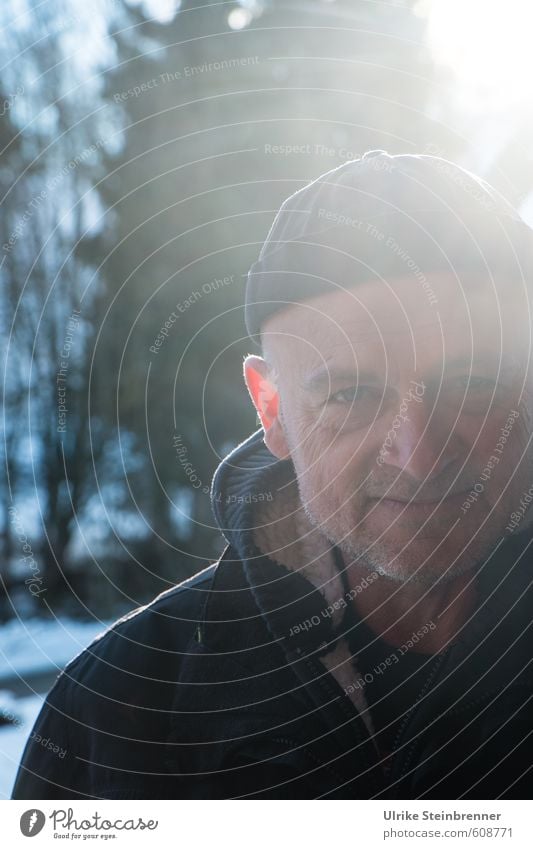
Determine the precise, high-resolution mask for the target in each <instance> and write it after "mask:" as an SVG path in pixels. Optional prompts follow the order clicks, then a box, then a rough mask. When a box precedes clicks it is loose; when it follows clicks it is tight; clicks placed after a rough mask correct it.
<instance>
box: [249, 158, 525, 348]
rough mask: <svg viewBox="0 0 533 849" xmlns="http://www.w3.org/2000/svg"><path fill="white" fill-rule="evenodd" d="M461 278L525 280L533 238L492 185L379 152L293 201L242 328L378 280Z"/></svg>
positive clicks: (258, 266)
mask: <svg viewBox="0 0 533 849" xmlns="http://www.w3.org/2000/svg"><path fill="white" fill-rule="evenodd" d="M431 271H449V272H452V273H454V274H457V275H460V273H461V272H462V271H466V272H475V273H480V274H484V275H486V276H487V278H488V279H494V278H496V277H500V278H501V277H502V276H504V277H505V278H507V279H508V280H509V281H511V280H512V279H514V280H518V281H526V282H527V283H528V282H529V280H530V279H531V274H532V271H533V230H532V229H531V228H530V227H529V226H528V225H527V224H526V223H525V222H524V220H523V219H522V218H521V216H520V215H519V213H518V212H517V211H516V209H514V207H513V206H511V204H510V203H508V201H506V200H505V198H504V197H503V196H502V195H501V194H500V193H499V192H498V191H497V190H496V189H494V188H493V187H492V186H490V185H489V184H488V183H487V182H486V181H485V180H483V179H481V178H480V177H477V176H476V175H475V174H472V173H471V172H470V171H467V170H466V169H464V168H461V167H460V166H458V165H456V164H454V163H453V162H450V161H448V160H446V159H441V158H440V157H437V156H428V155H412V154H400V155H395V156H392V155H389V154H388V153H386V152H385V151H383V150H372V151H369V152H367V153H365V154H364V155H363V157H362V158H360V159H353V160H349V161H347V162H344V163H343V164H342V165H339V166H338V167H337V168H333V169H331V170H330V171H327V172H326V173H325V174H322V175H321V176H320V177H318V178H317V179H316V180H313V181H312V182H311V183H308V184H307V185H306V186H304V187H303V188H301V189H299V190H298V191H297V192H295V193H294V194H292V195H290V197H288V198H287V199H286V200H285V201H284V202H283V204H282V205H281V208H280V210H279V212H278V213H277V215H276V217H275V219H274V221H273V223H272V226H271V228H270V230H269V232H268V235H267V237H266V240H265V243H264V244H263V247H262V249H261V252H260V254H259V257H258V259H257V261H256V262H254V263H253V265H252V266H251V268H250V270H249V272H248V276H247V282H246V294H245V322H246V327H247V330H248V333H249V335H250V337H251V338H252V340H253V341H254V342H255V343H256V344H260V337H259V333H260V329H261V325H262V324H263V322H264V321H265V319H267V318H268V317H270V316H271V315H273V314H274V313H275V312H277V311H278V310H281V309H284V308H286V307H287V306H289V305H290V304H294V303H301V302H302V301H305V300H306V299H308V298H310V297H312V296H313V295H318V294H321V293H323V292H326V291H334V290H335V289H339V288H342V289H346V288H349V287H351V286H354V285H356V284H357V283H360V282H363V281H368V280H371V279H379V278H381V279H384V280H389V281H390V280H391V279H393V278H394V277H398V276H405V275H412V277H413V282H414V283H415V284H417V285H418V286H420V287H421V292H422V293H424V292H425V293H426V295H427V296H428V297H431V294H430V293H431V287H430V283H429V282H428V280H427V277H426V274H427V273H428V272H431Z"/></svg>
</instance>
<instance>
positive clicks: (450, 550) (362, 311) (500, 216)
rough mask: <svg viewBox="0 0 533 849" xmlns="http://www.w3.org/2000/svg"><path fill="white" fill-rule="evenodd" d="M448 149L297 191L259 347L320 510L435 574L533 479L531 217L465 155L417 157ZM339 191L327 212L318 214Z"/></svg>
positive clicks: (269, 249)
mask: <svg viewBox="0 0 533 849" xmlns="http://www.w3.org/2000/svg"><path fill="white" fill-rule="evenodd" d="M432 159H434V158H433V157H388V156H386V155H385V154H380V155H378V157H371V158H369V159H367V162H368V163H372V162H373V164H372V165H370V164H369V165H368V166H365V165H364V163H365V160H364V159H363V160H361V161H358V162H353V163H346V164H345V165H344V166H341V168H340V169H335V170H334V171H333V172H329V176H328V174H327V175H324V176H323V178H320V180H319V181H315V183H312V184H310V186H307V187H305V188H304V189H303V190H301V192H300V193H297V195H299V197H298V203H296V204H294V203H293V202H291V203H292V205H291V209H292V211H293V212H294V216H295V217H294V216H292V217H291V214H289V215H287V212H288V209H287V205H288V201H291V199H290V198H289V199H288V201H286V202H285V204H284V207H282V210H283V209H284V212H283V224H282V227H283V231H284V233H283V235H284V238H283V239H275V240H273V239H272V237H273V235H275V234H276V227H277V228H278V230H279V226H280V223H279V222H280V219H279V215H280V214H278V218H277V219H276V221H277V222H278V223H277V224H276V221H275V222H274V225H273V227H272V228H271V231H270V234H269V239H270V243H269V240H268V239H267V242H266V243H265V246H264V248H263V251H262V259H260V263H261V269H260V273H258V276H257V277H254V276H253V275H254V274H255V273H256V272H254V271H252V276H251V278H250V281H251V282H250V283H249V288H248V292H247V322H248V327H249V330H250V332H251V334H252V335H254V334H257V333H258V332H259V333H260V339H261V344H262V356H258V355H251V356H249V357H247V359H246V361H245V378H246V382H247V385H248V388H249V391H250V394H251V396H252V398H253V401H254V404H255V406H256V408H257V410H258V413H259V415H260V417H261V421H262V424H263V427H264V430H265V443H266V445H267V447H268V448H269V449H270V451H272V453H273V454H274V455H275V456H276V457H278V458H280V459H281V458H286V459H290V460H291V461H292V463H293V465H294V468H295V472H296V477H297V482H298V487H299V492H300V497H301V501H302V504H303V506H304V509H305V511H306V513H307V515H308V517H309V518H310V519H311V521H312V523H313V524H314V525H316V526H317V527H319V528H320V529H321V531H322V532H323V533H324V534H325V536H327V537H328V538H329V539H330V540H331V541H332V542H333V543H335V544H337V545H339V547H340V548H341V549H342V550H343V551H344V552H345V554H347V555H348V556H350V557H354V556H357V557H360V558H361V560H362V561H363V562H365V563H368V564H370V565H371V566H372V567H373V568H376V569H377V570H378V571H380V572H381V573H383V574H386V575H388V576H389V577H391V578H394V579H397V580H401V581H404V580H406V579H407V578H412V579H414V580H420V581H424V582H426V583H432V582H434V581H435V580H437V579H439V580H446V579H451V578H452V577H453V576H455V575H457V574H459V573H461V572H464V571H466V570H468V569H470V568H472V566H473V565H474V564H475V563H477V562H478V561H479V560H480V559H482V558H483V557H484V556H486V555H487V554H488V553H489V551H490V550H491V548H492V547H493V546H494V545H495V544H496V543H497V541H498V540H499V539H500V537H501V536H502V535H503V534H504V533H505V532H506V526H507V524H508V523H509V521H510V515H511V513H513V512H514V511H516V510H517V509H518V508H519V506H520V500H521V498H523V495H524V493H525V492H527V490H528V489H529V487H530V486H532V485H533V464H532V463H531V457H532V454H533V448H532V446H531V441H530V438H531V433H532V427H533V418H532V416H533V383H532V377H531V338H530V337H531V325H530V308H529V301H528V288H527V285H526V284H527V280H525V279H524V277H526V276H527V275H528V274H529V273H530V272H531V267H530V266H529V264H528V263H529V252H528V244H529V241H530V240H531V233H530V231H529V229H528V228H526V227H525V225H524V224H522V223H521V222H520V221H519V220H518V217H517V215H516V213H514V212H513V210H512V208H510V207H508V205H507V204H506V202H505V201H502V200H501V199H500V198H499V197H498V196H497V195H496V193H494V192H493V190H491V189H490V187H487V186H486V184H484V183H483V182H482V181H477V182H476V180H477V178H474V177H473V176H472V175H469V174H468V173H467V172H463V171H462V170H461V169H458V168H457V166H454V165H452V164H451V163H445V168H446V169H447V170H446V172H445V170H444V166H442V165H441V163H443V162H444V160H436V162H432V163H428V162H427V161H423V162H422V165H421V166H420V168H419V170H418V171H417V168H418V166H419V163H418V162H417V161H416V160H432ZM378 160H382V161H383V163H384V165H386V166H387V167H388V168H389V171H388V172H387V171H386V169H385V168H384V167H383V168H382V169H381V170H379V169H376V167H375V163H376V162H377V161H378ZM405 160H407V163H406V162H405ZM412 160H413V161H412ZM361 163H363V165H361ZM350 166H352V172H351V173H350ZM371 168H373V169H374V170H373V171H372V170H370V169H371ZM357 169H359V172H358V170H357ZM365 169H366V170H365ZM433 169H435V174H433ZM341 171H343V173H342V174H339V172H341ZM361 174H362V176H361ZM458 174H459V175H464V177H461V179H463V181H464V182H463V184H462V185H461V184H460V181H459V182H458V178H457V175H458ZM435 175H436V178H435V179H433V178H434V177H435ZM452 175H453V176H452ZM387 178H389V182H387ZM320 181H322V182H320ZM472 181H473V184H474V190H473V189H472ZM435 183H436V185H435ZM339 184H341V185H340V188H339ZM346 190H348V194H347V191H346ZM324 192H328V193H329V195H328V197H327V203H328V204H329V210H330V213H331V214H330V216H329V219H328V225H327V230H326V231H321V232H318V231H316V229H315V230H314V231H313V232H306V228H305V225H304V224H303V222H302V214H303V215H304V216H305V215H307V216H311V217H308V218H307V222H308V230H312V228H313V227H314V226H315V224H316V220H315V219H314V218H313V216H314V215H315V213H316V210H317V209H324V208H325V207H324V206H321V207H317V204H321V203H324V201H325V200H326V198H325V196H324ZM461 193H463V194H464V198H463V207H462V208H461V204H460V203H459V200H460V199H461V198H462V194H461ZM293 198H294V196H293ZM399 198H400V199H401V198H403V200H402V202H401V204H400V203H399ZM487 198H488V199H489V200H487ZM452 200H453V201H454V203H455V205H454V206H452V204H451V201H452ZM489 201H490V202H489ZM347 203H348V206H347V205H346V204H347ZM350 203H351V205H352V208H351V215H350V214H349V213H350V206H349V204H350ZM491 204H492V206H491ZM369 205H370V212H371V213H372V214H369ZM390 205H392V206H393V207H394V209H393V210H392V211H390V210H389V206H390ZM293 206H294V208H293ZM384 207H386V208H385V209H384ZM303 208H305V209H306V212H305V213H302V209H303ZM295 210H298V211H295ZM339 210H341V211H339ZM322 217H324V216H322ZM347 219H351V221H350V222H349V223H346V221H347ZM332 221H334V222H335V223H334V224H333V225H331V222H332ZM339 222H341V223H340V224H339ZM309 225H310V226H309ZM291 226H295V227H296V238H291V237H290V236H291V235H292V236H294V231H292V233H291ZM339 228H340V229H339ZM463 230H464V231H465V232H463ZM278 235H279V234H278ZM496 240H497V241H496ZM470 241H472V242H473V245H472V244H470ZM272 242H274V243H275V244H274V247H273V245H272ZM339 252H340V253H341V254H342V260H341V261H340V262H338V261H337V260H338V256H339ZM513 262H514V264H513ZM328 263H329V265H328ZM255 266H256V270H257V264H255ZM311 267H313V268H314V269H315V270H316V271H318V272H319V273H318V274H313V272H312V271H311V270H310V269H311ZM328 267H329V268H330V269H331V275H330V276H329V277H328V276H327V274H326V272H327V269H328ZM252 268H254V267H252ZM284 268H286V273H285V274H284ZM283 279H284V287H285V288H284V290H283V297H280V288H279V286H280V284H281V283H282V281H283ZM306 281H307V288H306ZM529 521H530V519H529V516H525V517H524V519H523V523H522V528H524V527H526V526H527V525H528V524H529Z"/></svg>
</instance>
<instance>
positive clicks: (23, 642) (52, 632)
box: [0, 619, 111, 799]
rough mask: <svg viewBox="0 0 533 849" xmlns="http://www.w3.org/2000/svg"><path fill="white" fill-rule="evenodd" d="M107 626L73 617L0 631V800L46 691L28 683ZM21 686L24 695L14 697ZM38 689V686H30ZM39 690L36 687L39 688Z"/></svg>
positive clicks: (16, 623)
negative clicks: (0, 722) (5, 722)
mask: <svg viewBox="0 0 533 849" xmlns="http://www.w3.org/2000/svg"><path fill="white" fill-rule="evenodd" d="M110 624H111V623H108V622H101V621H95V622H78V621H75V620H73V619H50V620H47V619H29V620H26V621H22V620H21V619H13V620H11V621H10V622H8V623H7V624H5V625H3V626H2V627H1V628H0V718H3V719H8V720H10V721H11V722H12V723H13V724H11V725H0V799H9V797H10V795H11V790H12V787H13V781H14V778H15V774H16V772H17V767H18V764H19V761H20V758H21V755H22V751H23V749H24V746H25V744H26V740H27V739H28V736H29V734H30V731H31V729H32V727H33V724H34V722H35V720H36V718H37V714H38V713H39V711H40V709H41V706H42V704H43V701H44V698H45V696H46V692H34V693H31V690H32V689H33V683H32V682H33V680H34V679H35V678H36V677H37V676H39V675H43V674H44V675H46V673H49V674H50V678H51V680H53V679H54V678H55V677H56V676H57V675H58V674H59V672H60V671H61V670H62V669H63V668H64V666H65V665H66V664H67V663H68V662H69V661H70V660H72V658H73V657H75V656H76V655H77V654H79V652H80V651H82V650H83V649H84V648H85V647H86V646H87V645H88V644H89V643H90V642H92V640H93V639H94V638H95V637H96V636H98V635H99V634H101V633H103V632H104V631H105V630H106V629H107V628H108V627H109V625H110ZM23 682H25V683H26V684H27V688H28V695H26V696H23V697H17V696H16V695H15V693H14V692H13V689H12V688H13V687H15V686H16V687H17V691H19V690H20V685H21V684H22V683H23ZM35 686H36V687H38V685H37V684H36V685H35ZM41 686H42V685H41Z"/></svg>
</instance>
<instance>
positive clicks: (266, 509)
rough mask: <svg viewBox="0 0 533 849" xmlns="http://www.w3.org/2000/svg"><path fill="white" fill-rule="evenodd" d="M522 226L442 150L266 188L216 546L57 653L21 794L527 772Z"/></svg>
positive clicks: (511, 787)
mask: <svg viewBox="0 0 533 849" xmlns="http://www.w3.org/2000/svg"><path fill="white" fill-rule="evenodd" d="M531 246H532V234H531V231H530V229H529V228H528V227H527V226H526V225H525V224H524V222H523V221H522V220H521V219H520V217H519V215H518V214H517V213H516V212H515V211H514V209H512V208H511V207H510V206H509V205H508V204H507V203H506V201H504V200H503V198H501V196H499V195H498V193H497V192H496V191H495V190H494V189H492V188H491V187H490V186H488V185H487V184H486V183H485V182H484V181H482V180H480V179H479V178H477V177H475V176H474V175H472V174H470V173H469V172H467V171H465V170H463V169H461V168H459V167H458V166H456V165H453V164H452V163H450V162H447V161H445V160H442V159H439V158H436V157H430V156H411V155H401V156H389V155H388V154H386V153H385V152H383V151H371V152H370V153H367V154H365V156H363V157H362V159H360V160H353V161H349V162H346V163H344V164H343V165H341V166H340V167H338V168H336V169H333V170H332V171H329V172H327V173H326V174H324V175H322V176H321V177H320V178H318V180H315V181H314V182H312V183H310V184H309V185H307V186H305V187H304V188H302V189H301V190H299V191H298V192H296V193H295V194H294V195H292V196H291V197H289V198H288V199H287V200H286V201H285V202H284V204H283V205H282V207H281V209H280V211H279V213H278V215H277V216H276V219H275V221H274V223H273V225H272V228H271V230H270V232H269V234H268V236H267V239H266V242H265V244H264V246H263V248H262V250H261V253H260V256H259V259H258V261H257V262H256V263H254V265H253V266H252V268H251V269H250V273H249V276H248V284H247V292H246V322H247V327H248V330H249V333H250V336H251V338H252V339H253V340H254V341H255V342H259V344H260V345H261V353H260V354H251V355H249V356H248V357H247V358H246V360H245V379H246V383H247V386H248V389H249V392H250V395H251V397H252V399H253V402H254V404H255V407H256V409H257V411H258V414H259V416H260V420H261V423H262V428H261V429H260V430H259V431H257V432H256V433H254V434H253V435H252V436H251V437H250V438H249V439H247V440H246V441H245V442H243V443H242V444H241V445H239V446H238V447H237V448H236V449H235V450H234V451H233V452H232V453H231V454H230V455H229V456H228V457H226V459H225V460H224V461H223V462H222V463H221V464H220V466H219V468H218V469H217V471H216V473H215V477H214V480H213V486H212V504H213V510H214V512H215V516H216V519H217V522H218V524H219V526H220V528H221V530H222V532H223V534H224V535H225V537H226V540H227V543H228V544H227V547H226V549H225V551H224V553H223V555H222V557H221V558H220V560H219V561H218V563H216V564H213V565H212V566H210V567H208V568H207V569H205V570H204V571H203V572H201V573H200V574H199V575H197V576H196V577H195V578H193V579H191V580H189V581H186V582H185V583H183V584H181V585H179V586H178V587H176V588H174V589H172V590H170V591H169V592H166V593H163V594H162V595H160V596H159V597H158V598H157V599H155V600H154V601H153V602H152V603H151V604H149V605H147V606H146V607H144V608H141V609H139V610H136V611H134V612H133V613H132V614H130V615H129V616H126V617H124V618H123V619H121V620H119V622H117V623H116V624H115V625H114V626H113V627H112V628H111V629H110V630H109V631H107V632H106V633H105V634H104V635H103V636H101V637H100V638H98V639H97V640H96V641H94V642H93V643H92V644H91V646H89V648H88V649H86V650H85V651H84V652H82V653H81V654H80V655H79V656H78V657H77V658H75V659H74V660H73V661H72V662H71V663H70V664H69V666H67V668H66V670H65V671H64V672H63V674H62V675H61V676H60V677H59V679H58V681H57V683H56V685H55V686H54V688H53V689H52V691H51V693H50V694H49V695H48V698H47V701H46V704H45V706H44V708H43V710H42V712H41V714H40V716H39V718H38V720H37V723H36V727H35V729H34V731H35V732H36V735H38V736H39V737H40V739H43V738H48V739H50V740H53V742H54V744H56V745H59V746H61V748H62V749H65V750H66V751H67V755H66V756H65V757H64V758H63V759H62V761H61V762H60V763H59V762H58V760H57V759H56V758H54V757H53V755H51V754H50V752H49V751H48V750H46V749H44V748H43V747H42V746H39V745H38V744H37V743H36V742H35V741H34V740H30V741H29V742H28V745H27V748H26V751H25V753H24V756H23V760H22V764H21V767H20V770H19V774H18V777H17V781H16V784H15V789H14V797H15V798H40V799H43V798H54V797H55V798H63V797H66V798H93V797H96V798H205V799H211V798H235V797H239V798H240V797H244V798H276V797H289V798H329V799H331V798H354V799H366V798H379V799H415V798H417V799H418V798H449V799H456V798H461V799H463V798H465V799H466V798H471V799H476V798H480V799H483V798H490V799H492V798H525V797H528V796H529V795H530V791H531V787H532V782H533V776H532V766H533V744H532V743H531V742H530V736H531V732H532V731H533V711H531V709H530V701H531V699H532V696H533V669H532V663H531V661H532V658H533V649H532V648H531V645H532V641H531V634H530V625H531V619H532V610H533V607H532V597H531V596H532V592H531V587H530V584H531V578H530V572H531V567H530V562H531V556H530V553H529V544H530V540H531V530H530V529H531V522H532V518H531V517H532V515H533V514H532V513H531V512H530V511H529V510H528V506H529V502H530V501H531V500H532V495H531V492H533V486H532V484H533V465H532V447H531V434H532V421H533V420H532V415H533V396H532V382H531V372H530V362H531V317H530V309H529V283H530V276H531V271H532V261H531V260H532V250H531ZM33 736H34V737H35V735H33ZM526 794H527V795H526Z"/></svg>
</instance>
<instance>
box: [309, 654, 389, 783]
mask: <svg viewBox="0 0 533 849" xmlns="http://www.w3.org/2000/svg"><path fill="white" fill-rule="evenodd" d="M296 655H297V658H298V661H300V663H304V664H305V666H306V667H307V669H309V670H310V671H311V672H312V675H313V677H312V679H311V680H310V681H309V680H306V681H304V683H305V685H306V688H307V690H308V692H309V691H312V687H313V686H317V687H321V688H322V690H323V691H324V693H325V694H326V695H327V696H328V697H329V698H332V702H330V704H329V705H328V706H327V708H326V710H331V708H332V707H333V706H335V708H334V709H336V710H338V712H339V714H340V716H342V718H343V719H344V718H347V719H349V720H350V727H351V728H352V729H353V731H355V732H356V734H357V736H358V740H356V742H358V743H361V744H363V745H362V746H361V750H360V751H361V757H362V758H363V759H364V761H365V764H364V765H365V766H367V767H368V775H369V777H370V779H371V781H372V782H373V784H374V787H375V789H376V791H377V790H383V786H378V781H377V777H376V773H375V767H376V766H378V763H379V761H378V758H380V753H379V751H378V748H377V745H376V742H375V740H374V738H373V737H371V735H370V734H369V733H368V732H367V731H366V729H365V731H363V728H362V722H363V720H362V719H361V716H360V715H359V711H357V710H356V709H355V708H352V707H351V703H350V705H348V704H347V703H346V702H345V701H344V699H343V698H342V697H340V692H341V691H340V687H338V685H337V682H336V681H335V680H329V678H328V676H331V673H330V672H329V671H328V670H326V669H320V668H318V667H317V666H316V664H315V662H314V661H313V660H312V659H311V658H310V657H305V656H303V657H302V655H301V653H299V652H298V651H297V652H296ZM296 674H297V675H298V673H296ZM298 677H299V678H300V676H299V675H298ZM300 680H302V679H301V678H300ZM335 690H338V691H339V693H336V692H335ZM320 707H321V708H322V709H323V710H324V706H323V705H322V704H320ZM354 720H355V722H353V721H354ZM334 731H335V733H337V734H338V733H339V730H338V728H337V727H336V726H335V727H334ZM350 742H351V741H350ZM368 742H371V743H372V745H373V747H374V750H375V752H376V760H375V761H373V762H371V761H370V758H369V757H368V754H367V753H366V749H367V745H368ZM365 744H366V745H365ZM342 780H343V782H344V783H348V782H347V780H346V779H345V778H343V779H342Z"/></svg>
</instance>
